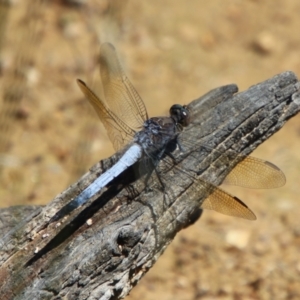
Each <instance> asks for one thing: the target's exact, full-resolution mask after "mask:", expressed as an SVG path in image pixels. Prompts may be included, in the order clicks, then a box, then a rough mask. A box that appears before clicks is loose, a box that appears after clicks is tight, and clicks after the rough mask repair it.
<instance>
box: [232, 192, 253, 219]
mask: <svg viewBox="0 0 300 300" xmlns="http://www.w3.org/2000/svg"><path fill="white" fill-rule="evenodd" d="M233 198H234V200H236V201H237V202H239V203H240V204H241V205H243V206H244V207H245V208H247V209H248V213H249V215H247V216H246V217H244V219H247V220H249V221H255V220H257V217H256V215H255V213H254V212H253V211H252V210H251V209H250V208H249V207H248V206H247V205H246V204H245V203H244V202H243V201H242V200H241V199H239V198H238V197H236V196H233Z"/></svg>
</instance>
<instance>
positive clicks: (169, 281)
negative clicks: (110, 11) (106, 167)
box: [0, 0, 300, 300]
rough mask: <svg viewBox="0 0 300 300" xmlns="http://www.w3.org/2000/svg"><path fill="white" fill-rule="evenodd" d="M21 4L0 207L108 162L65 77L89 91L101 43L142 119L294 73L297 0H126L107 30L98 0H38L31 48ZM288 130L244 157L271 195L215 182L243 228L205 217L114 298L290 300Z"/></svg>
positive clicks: (10, 45) (295, 144) (294, 138)
mask: <svg viewBox="0 0 300 300" xmlns="http://www.w3.org/2000/svg"><path fill="white" fill-rule="evenodd" d="M24 2H26V1H13V4H12V6H11V8H10V12H9V17H8V22H7V24H6V25H7V26H6V33H7V34H6V39H5V42H4V44H3V49H2V52H1V73H0V76H1V77H0V85H1V90H0V93H2V94H3V93H4V87H5V84H6V83H7V81H8V79H7V78H10V77H9V76H11V75H10V74H11V73H10V72H11V70H12V69H13V67H14V62H15V61H16V57H17V58H18V57H22V55H23V56H26V55H27V56H26V57H29V64H28V65H27V67H26V70H25V73H26V81H27V89H26V90H25V91H24V97H23V99H22V101H21V103H20V104H18V107H17V108H16V110H15V111H14V114H13V115H14V117H13V124H12V125H11V126H10V130H9V134H7V135H6V142H7V143H6V146H5V149H4V150H3V149H2V150H1V151H2V154H1V156H0V164H1V169H2V170H1V180H0V205H1V207H5V206H8V205H16V204H46V203H48V202H49V201H50V200H51V199H52V198H53V197H54V196H55V195H57V194H58V193H59V192H61V191H62V190H64V189H65V188H66V187H67V186H68V185H69V184H70V183H72V182H74V181H75V180H76V179H77V178H79V177H80V175H81V174H83V173H84V172H86V171H87V170H88V168H89V167H90V166H92V165H93V164H94V163H95V162H97V161H98V160H100V159H102V158H105V157H107V156H109V155H110V154H112V153H113V150H112V147H111V145H110V142H109V141H108V139H107V137H106V134H105V131H104V129H103V128H102V126H101V125H100V122H99V120H98V119H97V117H96V115H95V113H94V112H93V111H92V109H91V108H90V107H89V104H88V103H87V101H86V100H84V98H83V96H82V94H81V93H80V91H79V88H78V87H77V86H76V82H75V79H76V78H81V79H83V80H85V81H87V82H88V83H90V84H91V85H92V86H94V87H95V88H96V89H97V88H98V85H97V76H98V71H97V64H96V55H97V51H98V49H99V42H103V41H111V42H113V43H114V44H115V46H116V47H117V49H118V52H119V53H120V57H121V60H122V62H123V66H124V68H125V70H126V73H127V74H128V76H129V78H130V79H131V81H132V83H133V84H134V86H135V87H136V89H137V90H138V91H139V93H140V95H141V96H142V98H143V99H144V101H145V103H146V106H147V108H148V111H149V114H150V116H155V115H164V114H166V112H167V111H168V108H169V107H170V106H171V104H174V103H181V104H184V103H189V102H190V101H191V100H193V99H195V98H197V97H198V96H200V95H202V94H204V93H205V92H207V91H209V90H210V89H212V88H215V87H217V86H221V85H225V84H229V83H236V84H237V85H238V86H239V88H240V90H244V89H247V88H248V87H249V86H251V85H253V84H256V83H258V82H261V81H263V80H265V79H268V78H270V77H272V76H274V75H275V74H278V73H280V72H282V71H285V70H291V71H294V72H295V73H296V74H300V55H299V51H300V35H299V28H300V18H299V14H300V2H299V1H298V0H252V1H251V0H235V1H233V0H227V1H224V0H214V1H204V0H199V1H196V0H194V1H192V0H190V1H183V0H177V1H171V0H166V1H158V0H153V1H138V0H129V1H128V2H127V5H126V6H124V7H123V8H122V10H121V13H120V14H117V15H115V19H116V20H117V22H116V23H113V24H112V23H109V22H108V21H107V18H106V15H107V2H105V1H85V3H86V4H85V5H84V6H83V7H81V8H73V7H70V6H67V5H62V4H63V1H48V2H47V3H46V4H44V5H41V7H40V8H39V9H40V10H39V11H40V14H38V15H37V16H36V21H35V23H34V24H33V26H32V32H33V33H32V36H33V37H34V38H33V40H32V42H31V45H28V43H27V44H26V39H25V38H24V37H25V36H26V35H25V34H24V32H26V31H24V30H25V29H26V26H28V24H29V23H30V22H29V20H28V19H26V17H25V19H24V14H25V11H26V8H25V4H24ZM34 2H35V3H38V2H39V1H37V0H35V1H34ZM70 2H71V1H70ZM121 2H122V1H121ZM123 2H125V1H123ZM123 2H122V3H123ZM36 5H38V4H36ZM31 20H32V18H31ZM114 26H116V30H114ZM24 39H25V42H24ZM0 46H1V43H0ZM29 46H31V47H30V50H26V49H27V48H26V47H29ZM22 53H23V54H22ZM299 134H300V116H296V117H294V118H293V119H292V120H291V121H289V122H288V123H287V124H286V125H285V126H284V128H283V129H282V130H281V131H280V132H279V133H277V134H276V135H274V136H273V137H272V138H270V139H269V140H268V141H267V142H265V143H264V144H263V145H262V146H260V147H259V149H257V150H256V151H255V153H253V156H256V157H260V158H263V159H267V160H269V161H271V162H273V163H274V164H276V165H277V166H279V167H280V168H281V169H282V170H283V171H284V173H285V174H286V177H287V184H286V185H285V187H282V188H279V189H276V190H264V191H263V190H247V189H242V188H232V187H230V188H229V187H226V189H227V190H228V191H230V192H231V193H234V194H235V195H237V196H238V197H239V198H241V199H243V200H244V201H245V202H246V203H247V204H248V205H249V206H250V207H251V209H252V210H253V211H254V212H255V213H256V215H257V216H258V220H257V221H255V222H250V221H245V220H240V219H235V218H230V217H226V216H223V215H220V214H217V213H214V212H205V213H204V215H203V217H202V218H201V220H199V221H198V222H197V223H196V224H195V225H193V226H191V227H189V228H188V229H185V230H183V231H182V232H180V233H179V234H178V235H177V237H176V238H175V240H174V241H173V243H172V244H171V245H170V247H169V248H168V249H167V251H166V252H165V254H164V255H163V256H162V257H161V258H160V259H159V261H158V262H157V263H156V265H155V266H154V268H152V269H151V270H150V271H149V273H148V274H147V275H146V276H145V277H144V278H143V279H142V281H141V282H140V284H139V285H138V286H137V287H135V288H134V289H133V290H132V292H131V294H130V296H128V298H127V299H131V300H134V299H144V300H147V299H165V300H168V299H205V300H208V299H222V300H223V299H243V300H248V299H249V300H250V299H300V260H299V253H300V224H299V221H298V220H299V213H300V201H299V199H298V197H299V194H300V184H299V176H300V152H299V150H298V149H299V146H300V139H299ZM0 146H1V145H0ZM2 148H3V147H2Z"/></svg>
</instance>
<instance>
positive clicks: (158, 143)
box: [134, 117, 178, 153]
mask: <svg viewBox="0 0 300 300" xmlns="http://www.w3.org/2000/svg"><path fill="white" fill-rule="evenodd" d="M143 127H144V128H143V130H141V131H139V132H137V133H136V134H135V137H134V141H135V142H136V143H138V144H139V145H141V146H142V148H143V150H144V151H145V152H146V153H149V152H151V153H153V152H156V151H158V152H160V151H163V150H164V149H165V148H166V146H167V144H168V143H169V142H170V141H171V140H173V139H174V138H176V136H177V133H178V130H177V124H176V123H175V121H174V119H173V118H171V117H157V118H151V119H148V120H147V121H145V122H144V125H143Z"/></svg>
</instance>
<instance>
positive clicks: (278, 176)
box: [223, 156, 286, 189]
mask: <svg viewBox="0 0 300 300" xmlns="http://www.w3.org/2000/svg"><path fill="white" fill-rule="evenodd" d="M285 181H286V179H285V175H284V173H283V172H282V171H281V170H280V169H279V168H278V167H277V166H275V165H274V164H272V163H270V162H268V161H265V160H262V159H259V158H256V157H252V156H246V157H245V158H244V159H243V160H242V161H241V162H240V163H238V164H237V165H236V166H235V167H234V168H233V169H232V171H231V172H230V173H229V174H228V175H227V176H226V178H225V180H224V181H223V183H225V184H231V185H238V186H243V187H247V188H257V189H270V188H275V187H281V186H283V185H284V184H285Z"/></svg>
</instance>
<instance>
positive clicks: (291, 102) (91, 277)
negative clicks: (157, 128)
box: [0, 72, 300, 299]
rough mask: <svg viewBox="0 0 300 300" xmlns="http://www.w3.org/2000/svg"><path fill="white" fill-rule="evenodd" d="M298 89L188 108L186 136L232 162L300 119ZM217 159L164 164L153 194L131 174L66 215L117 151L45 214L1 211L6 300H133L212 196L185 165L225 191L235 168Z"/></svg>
mask: <svg viewBox="0 0 300 300" xmlns="http://www.w3.org/2000/svg"><path fill="white" fill-rule="evenodd" d="M299 89H300V83H299V82H298V80H297V78H296V76H295V75H294V74H293V73H292V72H285V73H282V74H279V75H277V76H275V77H274V78H271V79H270V80H267V81H265V82H263V83H260V84H257V85H255V86H252V87H250V88H249V89H248V90H247V91H245V92H242V93H238V94H235V93H236V92H237V86H236V85H228V86H224V87H220V88H217V89H215V90H213V91H211V92H209V93H208V94H206V95H204V96H203V97H201V98H199V99H197V100H195V101H193V102H192V103H190V104H189V106H188V107H189V109H190V111H191V112H192V123H191V125H190V126H188V127H187V128H186V129H185V130H184V131H183V132H182V133H181V134H180V136H179V138H181V137H184V138H188V139H190V141H192V142H193V143H195V145H196V144H197V145H198V143H199V145H200V143H201V144H203V145H208V146H209V147H210V148H211V149H215V150H217V151H219V153H223V154H224V155H225V154H226V153H227V152H228V151H231V150H232V149H233V150H234V151H235V152H237V153H242V154H244V155H248V154H249V153H251V152H252V151H253V150H254V149H255V148H256V147H257V146H258V145H259V144H261V143H262V142H264V141H265V140H266V139H268V138H269V137H270V136H271V135H272V134H274V133H275V132H276V131H278V130H279V129H280V128H281V127H282V126H283V125H284V124H285V122H286V121H287V120H288V119H289V118H291V117H292V116H294V115H295V114H297V113H298V112H299V110H300V93H299ZM196 141H197V142H196ZM206 149H209V148H206ZM213 153H214V152H213V151H211V152H208V153H207V152H205V153H201V151H199V152H197V153H195V152H193V153H192V154H191V155H189V156H184V157H183V158H182V159H181V160H180V161H179V162H176V161H172V160H170V161H169V163H170V165H167V166H165V165H163V166H162V167H161V168H162V169H163V178H162V181H163V183H164V186H165V189H164V190H163V191H162V188H161V186H158V184H157V182H156V181H155V180H150V181H149V182H148V183H147V184H149V186H148V188H147V189H145V180H144V179H145V178H144V177H141V178H136V176H135V173H134V168H130V169H129V170H128V171H126V172H125V173H124V174H122V175H121V176H119V177H117V178H116V179H115V180H114V182H113V183H112V184H110V185H109V186H108V187H107V188H106V189H104V190H103V191H101V192H100V193H99V194H98V195H96V196H95V197H93V199H91V200H90V201H89V202H88V203H87V204H86V205H85V206H83V207H80V208H77V209H74V210H69V211H68V210H66V209H64V207H66V205H67V203H69V202H70V200H71V199H73V198H74V197H75V196H76V195H78V194H79V193H80V191H82V190H83V189H84V188H85V187H86V186H87V185H88V184H89V183H90V182H92V181H93V180H94V179H95V178H96V177H97V176H98V175H99V174H100V173H102V172H103V171H105V170H107V169H108V168H109V167H110V166H112V165H113V164H114V162H115V161H116V160H117V159H118V157H120V155H121V154H122V152H120V153H116V154H115V155H114V156H112V157H111V158H109V159H106V160H103V161H101V162H99V163H98V164H96V165H95V166H94V167H92V168H91V170H90V172H88V173H87V174H85V175H84V176H83V177H82V178H81V179H80V180H79V181H78V182H77V183H75V184H73V185H72V186H70V187H69V188H68V189H67V190H66V191H64V192H63V193H61V194H60V195H58V196H57V197H56V198H55V199H54V200H53V201H51V202H50V203H49V204H48V205H47V206H45V207H11V208H7V209H2V210H1V211H0V229H1V239H0V261H1V262H0V265H1V267H0V282H1V284H0V295H1V297H0V298H1V299H121V298H123V297H125V296H126V295H127V294H128V293H129V291H130V290H131V289H132V287H133V286H134V285H136V284H137V283H138V281H139V280H140V279H141V277H142V276H143V275H144V274H145V273H146V272H147V271H148V270H149V269H150V268H151V267H152V266H153V264H154V263H155V262H156V260H157V259H158V257H159V256H160V255H161V254H162V253H163V252H164V250H165V249H166V247H167V246H168V245H169V244H170V242H171V241H172V239H173V238H174V236H175V235H176V233H177V232H178V231H180V230H181V229H182V228H183V227H186V226H188V225H189V224H190V223H191V222H192V221H193V218H194V217H195V212H199V206H201V203H202V202H203V200H204V199H205V197H206V196H207V194H206V193H199V189H195V188H193V186H194V185H195V184H197V183H194V184H191V181H189V180H185V177H184V176H182V175H181V173H180V170H179V166H181V165H185V166H190V165H193V166H201V167H199V168H200V169H201V172H199V174H198V175H199V176H200V177H201V178H204V179H205V180H207V181H209V182H211V183H213V184H216V185H218V184H220V183H221V182H222V181H223V179H224V178H225V176H226V174H228V172H229V171H230V169H231V168H232V167H233V166H234V164H235V163H237V162H234V163H233V164H231V163H229V164H227V165H225V166H220V165H218V164H217V163H216V162H217V158H216V159H215V158H214V156H213ZM202 163H203V165H202ZM153 173H155V172H153ZM200 173H201V174H200ZM153 176H156V174H153ZM129 186H130V187H131V188H130V189H129V188H128V187H129ZM129 190H130V191H129ZM128 191H129V192H128ZM58 212H60V213H58ZM61 212H63V213H66V215H65V216H63V214H62V213H61ZM237 222H238V220H237Z"/></svg>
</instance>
